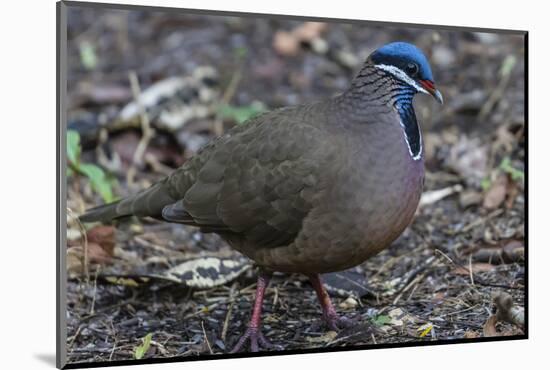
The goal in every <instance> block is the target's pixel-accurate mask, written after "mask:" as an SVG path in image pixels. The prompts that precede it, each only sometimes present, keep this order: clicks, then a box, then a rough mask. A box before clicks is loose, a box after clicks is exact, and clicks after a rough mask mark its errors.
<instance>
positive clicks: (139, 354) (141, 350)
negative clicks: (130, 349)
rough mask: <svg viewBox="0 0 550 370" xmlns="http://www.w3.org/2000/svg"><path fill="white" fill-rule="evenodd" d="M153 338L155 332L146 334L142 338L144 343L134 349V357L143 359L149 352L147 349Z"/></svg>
mask: <svg viewBox="0 0 550 370" xmlns="http://www.w3.org/2000/svg"><path fill="white" fill-rule="evenodd" d="M152 338H153V334H151V333H149V334H147V335H146V336H145V338H142V339H141V340H142V343H141V344H140V345H139V346H137V347H136V348H135V349H134V358H135V359H136V360H139V359H142V358H143V356H145V354H146V353H147V350H148V349H149V347H150V346H151V339H152Z"/></svg>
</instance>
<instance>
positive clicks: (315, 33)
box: [292, 22, 328, 42]
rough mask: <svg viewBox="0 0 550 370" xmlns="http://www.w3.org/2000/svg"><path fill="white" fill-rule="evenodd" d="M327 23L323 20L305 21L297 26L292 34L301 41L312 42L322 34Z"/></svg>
mask: <svg viewBox="0 0 550 370" xmlns="http://www.w3.org/2000/svg"><path fill="white" fill-rule="evenodd" d="M327 26H328V25H327V24H326V23H321V22H305V23H303V24H302V25H300V26H298V27H296V28H295V29H294V30H293V31H292V34H293V35H294V37H296V38H297V39H298V40H300V41H307V42H311V41H313V40H314V39H316V38H318V37H319V36H321V34H322V33H323V31H324V30H326V29H327Z"/></svg>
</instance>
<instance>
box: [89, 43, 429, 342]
mask: <svg viewBox="0 0 550 370" xmlns="http://www.w3.org/2000/svg"><path fill="white" fill-rule="evenodd" d="M390 45H391V44H390ZM430 74H431V72H430ZM420 82H422V80H420ZM431 86H433V84H432V85H431ZM403 89H405V90H406V89H407V87H404V82H403V81H402V80H400V79H399V78H396V76H395V75H394V74H392V73H389V72H388V71H387V70H385V69H383V68H380V67H378V66H377V65H375V62H374V61H373V59H372V58H370V59H369V60H368V61H367V63H366V64H365V66H364V67H363V69H362V70H361V72H360V73H359V75H358V76H357V77H356V78H355V79H354V81H353V82H352V85H351V87H350V89H348V90H347V91H346V92H344V93H343V94H341V95H339V96H337V97H335V98H331V99H327V100H324V101H321V102H317V103H313V104H307V105H301V106H296V107H291V108H283V109H278V110H274V111H271V112H269V113H265V114H262V115H260V116H258V117H256V118H253V119H251V120H249V121H248V122H247V123H246V124H244V125H241V126H237V127H235V128H233V129H232V130H230V131H229V132H227V133H226V134H225V135H223V136H221V137H219V138H217V139H216V140H214V141H212V142H211V143H209V144H208V145H206V146H205V147H204V148H203V149H202V150H200V151H199V152H198V153H197V154H196V155H195V156H194V157H193V158H191V159H190V160H188V161H187V163H185V164H184V165H183V166H182V167H181V168H179V169H178V170H176V171H175V172H174V173H173V174H171V175H170V176H168V177H166V178H165V179H164V180H162V181H161V182H159V183H157V184H155V185H153V186H152V187H151V188H150V189H147V190H145V191H143V192H141V193H139V194H137V195H135V196H131V197H129V198H126V199H124V200H122V201H119V202H118V203H115V204H111V205H106V206H100V207H98V208H95V209H92V210H90V211H88V212H87V213H86V214H85V215H83V216H82V217H81V220H82V221H109V220H111V219H115V218H120V217H124V216H130V215H136V216H139V217H144V216H151V217H156V218H159V219H163V220H166V221H169V222H176V223H182V224H187V225H193V226H197V227H200V229H201V230H202V231H204V232H216V233H218V234H219V235H221V236H222V237H223V238H224V239H225V240H226V241H227V242H228V243H229V244H230V245H231V246H232V247H233V248H235V249H237V250H238V251H240V252H242V253H243V254H245V255H246V256H248V257H250V258H251V259H252V260H254V261H255V262H256V263H257V264H258V265H259V266H260V267H262V268H263V270H265V271H283V272H299V273H304V274H307V275H310V276H313V277H314V276H316V274H319V273H325V272H331V271H339V270H343V269H346V268H349V267H352V266H355V265H357V264H360V263H362V262H363V261H365V260H366V259H367V258H369V257H370V256H372V255H374V254H376V253H378V252H379V251H381V250H382V249H384V248H386V247H387V246H388V245H389V244H390V243H391V242H392V241H393V240H395V239H396V238H397V237H398V236H399V235H400V234H401V233H402V232H403V230H404V229H405V228H406V227H407V225H408V224H409V223H410V222H411V220H412V218H413V215H414V213H415V209H416V207H417V205H418V201H419V199H420V194H421V191H422V183H423V177H424V165H423V160H422V157H421V151H422V148H421V141H420V142H419V143H418V145H420V147H419V148H420V149H419V150H420V151H419V155H418V158H416V159H415V158H414V156H413V153H412V151H411V145H410V144H408V141H407V135H406V134H405V130H411V131H410V132H412V133H413V134H412V136H410V137H409V139H411V138H412V139H414V138H415V136H414V135H418V140H421V139H420V136H419V135H420V133H419V132H415V131H414V130H416V131H418V127H417V126H415V125H416V119H414V121H411V122H410V123H409V122H408V121H407V122H405V123H404V120H406V119H409V118H410V117H409V118H407V117H408V116H407V114H410V112H412V115H413V118H414V111H412V106H411V108H410V110H409V111H405V113H403V112H402V109H401V105H399V103H400V99H401V96H402V95H400V94H402V92H403V91H404V90H403ZM434 91H435V92H437V90H435V89H434ZM437 94H438V93H437ZM438 97H439V96H438ZM411 99H412V94H411ZM400 109H401V110H400ZM407 109H409V108H407ZM412 139H411V140H412ZM267 281H268V280H267ZM265 285H266V284H263V286H265ZM318 285H319V286H320V283H319V284H318ZM319 289H322V286H321V288H319ZM260 293H261V295H262V296H263V291H262V292H260ZM318 294H319V295H320V297H321V296H322V292H321V291H319V290H318ZM329 303H330V301H329ZM260 306H261V305H260ZM325 308H326V307H325V306H324V305H323V309H324V311H326V310H329V308H326V310H325ZM332 311H334V310H332ZM255 312H256V311H255ZM331 315H332V314H331ZM257 316H259V314H258V315H257ZM333 316H334V315H333ZM251 326H253V325H252V324H251ZM256 329H257V328H256ZM256 331H257V330H256ZM247 335H248V336H250V333H248V332H247ZM248 336H247V338H248ZM257 340H262V338H261V337H258V338H257ZM241 344H242V343H241Z"/></svg>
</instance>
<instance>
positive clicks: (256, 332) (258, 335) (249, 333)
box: [230, 326, 282, 353]
mask: <svg viewBox="0 0 550 370" xmlns="http://www.w3.org/2000/svg"><path fill="white" fill-rule="evenodd" d="M249 339H250V351H252V352H258V351H259V350H260V346H261V347H262V348H264V349H282V347H281V346H278V345H274V344H272V343H271V342H270V341H269V340H267V338H266V337H265V336H264V335H263V334H262V332H261V330H260V329H259V328H258V327H254V326H249V327H248V329H246V332H245V333H244V334H243V336H242V337H241V339H239V341H238V342H237V344H236V345H235V347H233V349H232V350H231V352H230V353H237V352H239V351H240V350H241V349H242V348H243V346H244V344H245V343H246V341H247V340H249Z"/></svg>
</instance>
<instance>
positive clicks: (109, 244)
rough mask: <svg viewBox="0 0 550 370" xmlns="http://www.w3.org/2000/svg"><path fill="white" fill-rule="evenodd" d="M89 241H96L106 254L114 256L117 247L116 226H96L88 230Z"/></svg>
mask: <svg viewBox="0 0 550 370" xmlns="http://www.w3.org/2000/svg"><path fill="white" fill-rule="evenodd" d="M87 235H88V243H90V244H91V243H95V244H97V246H98V247H99V248H101V249H102V250H103V251H104V252H105V254H106V255H108V256H112V255H113V250H114V249H115V228H114V227H113V226H96V227H94V228H92V229H90V230H88V232H87Z"/></svg>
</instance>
